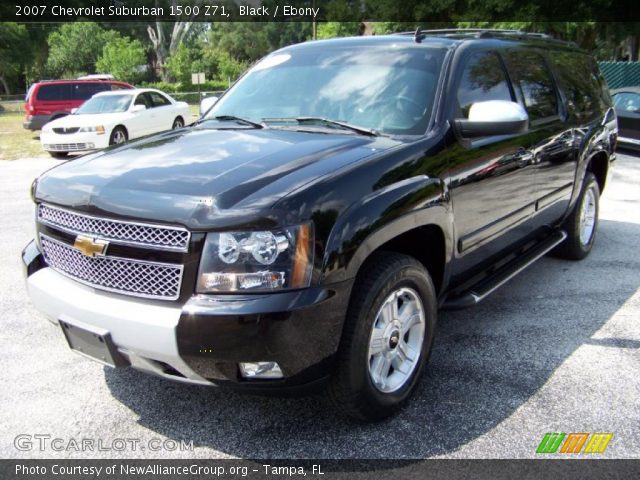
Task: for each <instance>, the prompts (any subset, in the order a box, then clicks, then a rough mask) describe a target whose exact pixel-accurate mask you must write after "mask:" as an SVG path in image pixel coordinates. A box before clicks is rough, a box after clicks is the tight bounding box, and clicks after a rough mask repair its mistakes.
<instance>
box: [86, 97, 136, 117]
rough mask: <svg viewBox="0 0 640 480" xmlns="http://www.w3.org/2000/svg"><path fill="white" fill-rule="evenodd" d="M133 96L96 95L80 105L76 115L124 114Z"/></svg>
mask: <svg viewBox="0 0 640 480" xmlns="http://www.w3.org/2000/svg"><path fill="white" fill-rule="evenodd" d="M132 98H133V95H98V96H96V97H92V98H90V99H89V100H87V101H86V102H84V103H83V104H82V106H81V107H80V108H78V110H76V115H85V114H96V113H118V112H126V111H127V109H128V108H129V104H130V103H131V99H132Z"/></svg>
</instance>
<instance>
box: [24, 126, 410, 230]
mask: <svg viewBox="0 0 640 480" xmlns="http://www.w3.org/2000/svg"><path fill="white" fill-rule="evenodd" d="M397 144H398V142H397V141H395V140H392V139H389V138H385V137H366V136H359V135H352V134H334V133H328V134H325V133H308V132H299V131H291V130H278V129H233V130H231V129H217V130H214V129H208V128H202V127H199V126H196V127H193V128H190V129H185V130H178V131H172V132H167V133H163V134H160V135H155V136H153V137H148V138H145V139H143V140H139V141H137V142H132V143H130V144H128V145H126V146H123V147H117V148H112V149H108V150H106V151H103V152H99V153H96V154H90V155H87V156H84V157H79V158H78V159H76V160H71V161H69V162H67V163H65V164H63V165H61V166H59V167H56V168H54V169H52V170H50V171H48V172H47V173H45V174H44V175H43V176H42V177H40V179H39V180H38V185H37V192H36V197H37V199H38V201H44V202H48V203H52V204H56V205H60V206H65V207H69V208H73V209H76V210H82V211H85V212H87V213H93V214H110V215H116V216H120V217H126V218H130V219H144V220H154V221H160V222H167V223H174V224H182V225H185V226H187V227H189V228H192V229H205V228H211V227H215V226H217V225H220V224H221V222H222V223H224V222H223V219H224V217H225V216H228V217H236V218H237V217H238V216H242V215H251V214H252V213H255V212H256V211H258V210H261V209H262V210H264V209H265V208H269V207H271V206H272V205H273V204H274V203H275V202H277V201H278V200H279V199H281V198H282V197H284V196H285V195H287V194H288V193H290V192H292V191H294V190H296V189H298V188H300V187H302V186H303V185H305V184H306V183H309V182H310V181H312V180H314V179H317V178H319V177H322V176H324V175H327V174H330V173H331V172H333V171H335V170H337V169H339V168H341V167H343V166H344V165H347V164H349V163H352V162H354V161H357V160H359V159H362V158H364V157H367V156H370V155H372V154H375V153H377V152H380V151H382V150H386V149H388V148H391V147H393V146H395V145H397Z"/></svg>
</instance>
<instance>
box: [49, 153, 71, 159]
mask: <svg viewBox="0 0 640 480" xmlns="http://www.w3.org/2000/svg"><path fill="white" fill-rule="evenodd" d="M49 155H51V156H52V157H53V158H66V157H67V155H69V152H49Z"/></svg>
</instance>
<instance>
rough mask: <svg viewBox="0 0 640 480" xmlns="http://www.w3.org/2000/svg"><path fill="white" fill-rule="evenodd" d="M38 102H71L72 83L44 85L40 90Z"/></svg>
mask: <svg viewBox="0 0 640 480" xmlns="http://www.w3.org/2000/svg"><path fill="white" fill-rule="evenodd" d="M37 97H38V100H58V101H60V100H71V99H72V92H71V84H70V83H52V84H43V85H40V88H38V95H37Z"/></svg>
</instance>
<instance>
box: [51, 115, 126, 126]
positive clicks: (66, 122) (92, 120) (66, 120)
mask: <svg viewBox="0 0 640 480" xmlns="http://www.w3.org/2000/svg"><path fill="white" fill-rule="evenodd" d="M124 113H126V112H120V113H96V114H92V115H89V114H87V115H73V114H72V115H66V116H64V117H60V118H57V119H56V120H53V121H52V122H49V123H47V126H48V127H51V128H68V127H93V126H95V125H108V124H110V123H112V122H116V121H117V119H122V115H123V114H124Z"/></svg>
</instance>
